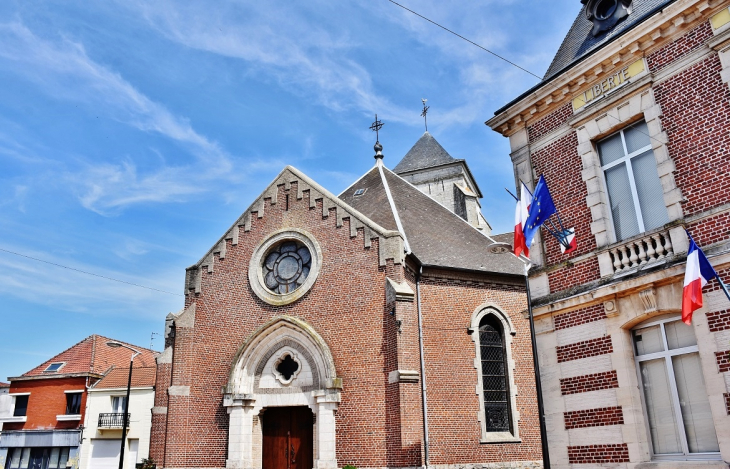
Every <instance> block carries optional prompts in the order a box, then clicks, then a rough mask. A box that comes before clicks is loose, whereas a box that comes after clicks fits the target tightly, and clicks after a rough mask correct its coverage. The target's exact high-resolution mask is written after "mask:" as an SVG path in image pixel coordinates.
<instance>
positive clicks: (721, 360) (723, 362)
mask: <svg viewBox="0 0 730 469" xmlns="http://www.w3.org/2000/svg"><path fill="white" fill-rule="evenodd" d="M715 360H717V369H718V372H720V373H724V372H726V371H730V350H724V351H722V352H715Z"/></svg>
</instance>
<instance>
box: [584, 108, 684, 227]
mask: <svg viewBox="0 0 730 469" xmlns="http://www.w3.org/2000/svg"><path fill="white" fill-rule="evenodd" d="M597 146H598V154H599V156H600V158H601V169H602V170H603V176H604V181H605V186H606V189H607V191H608V198H609V204H610V207H611V219H612V221H613V227H614V231H615V234H616V240H617V241H620V240H623V239H627V238H630V237H632V236H635V235H638V234H639V233H643V232H645V231H651V230H654V229H656V228H659V227H661V226H664V225H665V224H666V223H668V222H669V216H668V214H667V208H666V205H665V204H664V192H663V190H662V185H661V182H660V181H659V174H658V172H657V165H656V159H655V158H654V152H653V151H652V146H651V139H650V137H649V129H648V127H647V125H646V122H644V121H640V122H637V123H635V124H632V125H630V126H628V127H626V128H625V129H622V130H620V131H619V132H617V133H615V134H613V135H611V136H609V137H607V138H605V139H603V140H601V141H599V142H598V145H597Z"/></svg>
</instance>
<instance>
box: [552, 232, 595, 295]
mask: <svg viewBox="0 0 730 469" xmlns="http://www.w3.org/2000/svg"><path fill="white" fill-rule="evenodd" d="M550 241H555V240H554V239H552V238H551V239H550ZM556 243H557V241H556ZM600 276H601V272H600V270H599V268H598V259H597V258H595V257H593V258H591V259H587V260H585V261H583V262H581V263H580V264H569V265H567V266H565V267H561V268H560V269H557V270H553V271H551V272H548V282H549V284H550V292H551V293H554V292H558V291H562V290H565V289H566V288H570V287H573V286H576V285H583V284H585V283H587V282H591V281H593V280H598V279H599V278H600Z"/></svg>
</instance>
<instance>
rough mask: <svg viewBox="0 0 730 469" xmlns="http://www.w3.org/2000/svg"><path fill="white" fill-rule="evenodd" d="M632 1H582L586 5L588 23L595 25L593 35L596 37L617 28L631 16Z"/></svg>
mask: <svg viewBox="0 0 730 469" xmlns="http://www.w3.org/2000/svg"><path fill="white" fill-rule="evenodd" d="M631 1H632V0H580V2H581V3H582V4H583V5H585V10H584V11H585V14H586V18H588V21H590V22H591V23H593V30H592V31H591V34H592V35H593V36H594V37H595V36H598V35H599V34H601V33H602V32H603V31H608V30H609V29H611V28H613V27H614V26H616V24H617V23H618V22H619V21H621V20H622V19H623V18H626V17H627V16H629V15H630V14H631Z"/></svg>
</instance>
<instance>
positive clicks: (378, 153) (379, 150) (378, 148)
mask: <svg viewBox="0 0 730 469" xmlns="http://www.w3.org/2000/svg"><path fill="white" fill-rule="evenodd" d="M382 128H383V122H382V121H379V120H378V115H377V114H375V122H373V124H372V125H371V126H370V130H372V131H373V132H375V146H373V149H374V150H375V159H376V160H377V159H382V158H383V145H381V144H380V134H379V133H378V132H379V131H380V129H382Z"/></svg>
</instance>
